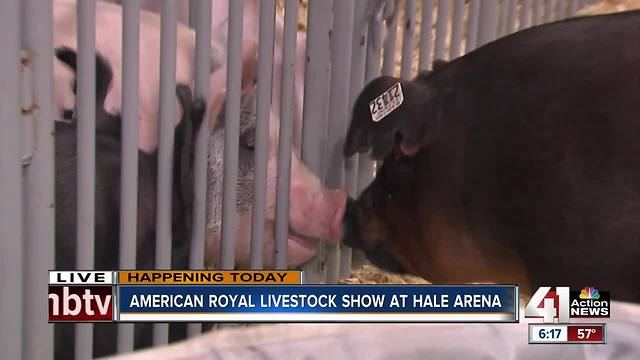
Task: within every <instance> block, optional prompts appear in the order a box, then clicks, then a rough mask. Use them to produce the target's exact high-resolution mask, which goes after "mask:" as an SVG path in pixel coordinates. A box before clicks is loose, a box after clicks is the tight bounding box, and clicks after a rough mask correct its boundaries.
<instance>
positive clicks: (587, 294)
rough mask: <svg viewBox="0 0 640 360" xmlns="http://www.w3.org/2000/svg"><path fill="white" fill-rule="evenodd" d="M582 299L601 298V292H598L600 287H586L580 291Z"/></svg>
mask: <svg viewBox="0 0 640 360" xmlns="http://www.w3.org/2000/svg"><path fill="white" fill-rule="evenodd" d="M580 299H583V300H587V299H589V300H598V299H600V294H599V293H598V289H596V288H594V287H586V288H584V289H582V291H581V292H580Z"/></svg>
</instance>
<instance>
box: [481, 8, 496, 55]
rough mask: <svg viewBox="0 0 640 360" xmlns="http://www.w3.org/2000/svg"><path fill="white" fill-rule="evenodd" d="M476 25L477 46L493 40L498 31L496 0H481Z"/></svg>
mask: <svg viewBox="0 0 640 360" xmlns="http://www.w3.org/2000/svg"><path fill="white" fill-rule="evenodd" d="M478 25H479V27H478V44H477V45H478V47H480V46H482V45H484V44H487V43H489V42H491V41H493V40H495V38H496V36H497V31H498V0H484V1H482V5H481V6H480V22H479V24H478Z"/></svg>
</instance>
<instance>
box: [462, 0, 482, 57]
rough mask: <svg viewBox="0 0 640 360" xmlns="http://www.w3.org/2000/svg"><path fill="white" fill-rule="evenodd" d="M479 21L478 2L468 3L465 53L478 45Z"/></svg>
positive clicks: (478, 0) (472, 0)
mask: <svg viewBox="0 0 640 360" xmlns="http://www.w3.org/2000/svg"><path fill="white" fill-rule="evenodd" d="M479 19H480V0H470V2H469V20H468V23H467V44H466V45H467V46H466V50H465V53H469V52H471V51H473V50H475V48H476V47H477V44H478V30H479V29H478V22H479Z"/></svg>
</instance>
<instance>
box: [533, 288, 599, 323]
mask: <svg viewBox="0 0 640 360" xmlns="http://www.w3.org/2000/svg"><path fill="white" fill-rule="evenodd" d="M609 304H610V294H609V292H608V291H604V290H600V291H599V290H598V289H596V288H593V287H585V288H584V289H582V290H570V289H569V287H566V286H558V287H555V290H554V289H552V288H551V287H548V286H545V287H540V288H539V289H538V290H537V291H536V293H535V294H533V296H532V297H531V300H529V302H528V303H527V306H526V307H525V309H524V317H525V318H543V319H544V320H543V321H544V322H545V323H554V322H556V320H557V322H558V323H569V319H570V318H609V317H610V313H611V310H610V305H609Z"/></svg>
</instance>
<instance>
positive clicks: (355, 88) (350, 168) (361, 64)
mask: <svg viewBox="0 0 640 360" xmlns="http://www.w3.org/2000/svg"><path fill="white" fill-rule="evenodd" d="M366 6H367V2H365V1H357V2H356V5H355V9H354V16H353V18H354V25H353V26H354V30H353V42H352V50H351V74H350V80H349V110H350V111H352V109H353V106H354V103H355V100H356V98H357V97H358V94H359V93H360V91H361V90H362V87H363V85H364V79H365V64H366V60H367V58H366V55H367V49H368V41H369V40H371V39H368V35H369V26H370V23H369V21H368V19H367V17H366V10H367V9H366ZM371 41H373V40H371ZM361 162H369V164H371V159H370V158H368V155H367V154H360V155H356V156H352V157H351V158H349V159H346V161H345V164H346V169H347V191H348V193H349V195H350V196H352V197H357V196H358V194H359V191H360V186H361V181H362V180H367V179H368V178H370V177H371V176H372V175H373V174H372V170H373V169H371V167H370V166H369V167H368V169H367V170H368V171H367V172H366V173H364V172H361V170H360V168H361V164H360V163H361ZM359 254H360V252H359V251H352V265H356V266H357V265H359V262H358V260H359V259H360V257H359Z"/></svg>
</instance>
